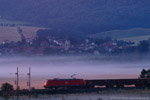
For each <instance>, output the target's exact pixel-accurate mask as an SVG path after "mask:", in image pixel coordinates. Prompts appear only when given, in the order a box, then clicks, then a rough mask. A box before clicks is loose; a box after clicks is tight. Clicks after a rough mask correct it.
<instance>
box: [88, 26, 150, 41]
mask: <svg viewBox="0 0 150 100" xmlns="http://www.w3.org/2000/svg"><path fill="white" fill-rule="evenodd" d="M89 37H92V38H105V37H111V38H113V39H118V40H125V41H133V42H135V43H136V44H137V43H138V42H139V41H141V40H147V39H148V38H150V29H149V28H133V29H128V30H112V31H106V32H101V33H97V34H93V35H89Z"/></svg>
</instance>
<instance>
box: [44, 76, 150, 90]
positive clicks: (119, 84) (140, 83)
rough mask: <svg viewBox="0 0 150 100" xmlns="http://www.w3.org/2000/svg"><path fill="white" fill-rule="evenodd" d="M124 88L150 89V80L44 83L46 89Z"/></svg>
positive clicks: (72, 80) (57, 80) (58, 81)
mask: <svg viewBox="0 0 150 100" xmlns="http://www.w3.org/2000/svg"><path fill="white" fill-rule="evenodd" d="M101 86H103V87H106V88H114V87H116V88H123V87H125V86H132V87H133V86H134V87H150V78H143V79H100V80H84V79H50V80H47V81H46V82H45V83H44V87H45V88H49V89H52V88H54V89H58V88H95V87H101Z"/></svg>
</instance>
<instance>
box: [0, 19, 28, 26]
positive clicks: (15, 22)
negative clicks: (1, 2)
mask: <svg viewBox="0 0 150 100" xmlns="http://www.w3.org/2000/svg"><path fill="white" fill-rule="evenodd" d="M0 24H8V25H11V24H14V25H29V23H26V22H21V21H9V20H6V19H2V18H0Z"/></svg>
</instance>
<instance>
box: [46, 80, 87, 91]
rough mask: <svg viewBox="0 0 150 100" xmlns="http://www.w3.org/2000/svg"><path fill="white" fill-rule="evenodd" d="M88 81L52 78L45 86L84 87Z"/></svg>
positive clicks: (50, 87)
mask: <svg viewBox="0 0 150 100" xmlns="http://www.w3.org/2000/svg"><path fill="white" fill-rule="evenodd" d="M85 86H86V81H85V80H83V79H52V80H47V81H46V82H45V83H44V87H45V88H49V89H52V88H55V89H57V88H83V87H85Z"/></svg>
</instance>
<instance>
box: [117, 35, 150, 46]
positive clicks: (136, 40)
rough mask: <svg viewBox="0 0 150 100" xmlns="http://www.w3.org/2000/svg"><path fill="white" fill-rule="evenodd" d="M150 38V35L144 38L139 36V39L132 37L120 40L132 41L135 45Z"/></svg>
mask: <svg viewBox="0 0 150 100" xmlns="http://www.w3.org/2000/svg"><path fill="white" fill-rule="evenodd" d="M149 38H150V35H144V36H138V37H131V38H120V39H118V40H124V41H132V42H134V43H135V44H138V43H139V42H140V41H142V40H148V39H149Z"/></svg>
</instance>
